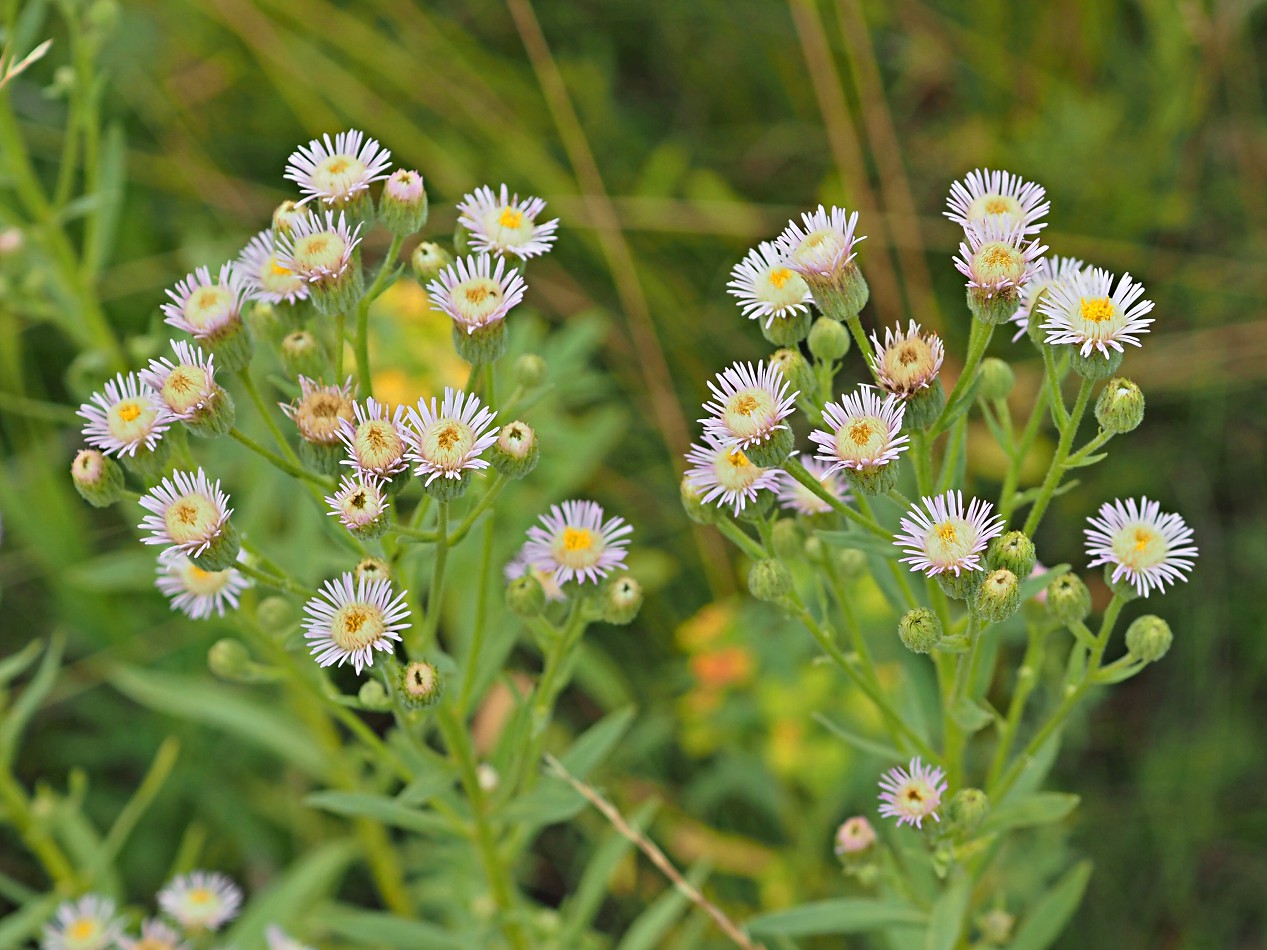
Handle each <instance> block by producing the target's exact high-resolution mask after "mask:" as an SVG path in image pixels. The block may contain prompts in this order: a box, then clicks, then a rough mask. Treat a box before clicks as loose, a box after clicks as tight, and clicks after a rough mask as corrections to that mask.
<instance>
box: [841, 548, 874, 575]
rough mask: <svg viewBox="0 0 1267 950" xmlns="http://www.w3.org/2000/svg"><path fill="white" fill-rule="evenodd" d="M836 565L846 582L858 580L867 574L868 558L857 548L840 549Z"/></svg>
mask: <svg viewBox="0 0 1267 950" xmlns="http://www.w3.org/2000/svg"><path fill="white" fill-rule="evenodd" d="M836 564H837V566H838V567H839V568H840V573H841V574H842V575H843V576H844V578H845V579H846V580H856V579H857V578H859V577H861V576H862V575H863V574H865V573H867V556H866V555H865V554H864V553H863V552H861V551H859V550H858V549H857V548H840V549H838V550H837V551H836Z"/></svg>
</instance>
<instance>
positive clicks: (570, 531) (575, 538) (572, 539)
mask: <svg viewBox="0 0 1267 950" xmlns="http://www.w3.org/2000/svg"><path fill="white" fill-rule="evenodd" d="M593 546H594V536H593V535H592V534H590V532H589V529H588V528H564V529H563V547H564V549H565V550H567V551H588V550H589V549H590V548H591V547H593Z"/></svg>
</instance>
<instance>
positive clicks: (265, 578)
mask: <svg viewBox="0 0 1267 950" xmlns="http://www.w3.org/2000/svg"><path fill="white" fill-rule="evenodd" d="M234 566H235V567H236V568H237V569H238V570H239V571H240V572H241V573H243V574H245V575H246V576H247V577H252V578H254V579H255V580H257V581H259V582H260V583H261V584H263V585H264V586H265V587H273V588H276V589H277V590H285V591H289V592H290V593H292V594H298V595H299V596H300V597H303V598H304V599H305V600H308V599H311V598H312V597H315V596H316V591H314V590H311V589H310V588H307V587H304V586H303V585H302V584H299V583H297V582H295V581H293V580H291V579H290V578H288V577H275V576H273V575H272V574H266V573H264V572H263V571H261V570H260V569H259V568H258V567H254V566H252V565H250V564H248V563H247V562H245V561H238V562H237V564H236V565H234Z"/></svg>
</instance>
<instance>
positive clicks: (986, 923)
mask: <svg viewBox="0 0 1267 950" xmlns="http://www.w3.org/2000/svg"><path fill="white" fill-rule="evenodd" d="M1030 322H1031V323H1036V322H1037V321H1035V320H1031V321H1030ZM1015 926H1016V918H1015V917H1013V916H1012V915H1011V914H1009V913H1008V912H1007V911H1005V910H1004V909H1003V908H1002V907H995V908H993V909H992V910H988V911H986V912H985V913H984V914H982V915H981V916H980V917H978V918H977V929H978V930H980V931H981V940H982V941H983V942H984V943H985V944H986V946H990V947H1002V946H1005V945H1007V944H1009V943H1011V942H1012V928H1013V927H1015Z"/></svg>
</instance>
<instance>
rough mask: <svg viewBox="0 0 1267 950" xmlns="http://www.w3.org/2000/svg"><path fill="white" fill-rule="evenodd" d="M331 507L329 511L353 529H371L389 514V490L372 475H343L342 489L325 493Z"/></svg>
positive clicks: (357, 530) (358, 530)
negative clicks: (386, 490)
mask: <svg viewBox="0 0 1267 950" xmlns="http://www.w3.org/2000/svg"><path fill="white" fill-rule="evenodd" d="M326 504H328V505H329V506H330V508H331V510H330V511H328V512H326V514H328V515H331V516H333V517H337V518H338V519H339V522H340V523H341V524H342V525H343V526H344V527H345V528H347V529H348V530H349V531H352V532H360V531H365V530H367V529H369V528H370V527H371V526H373V525H374V524H376V523H377V522H379V521H380V520H381V519H382V518H384V517H385V516H386V514H387V493H386V492H385V491H383V485H382V483H381V482H380V481H379V480H378V479H377V478H375V477H374V476H373V475H365V474H360V475H356V476H352V475H344V476H343V479H342V480H341V481H340V482H339V490H338V491H336V492H335V493H334V494H333V495H327V496H326Z"/></svg>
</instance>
